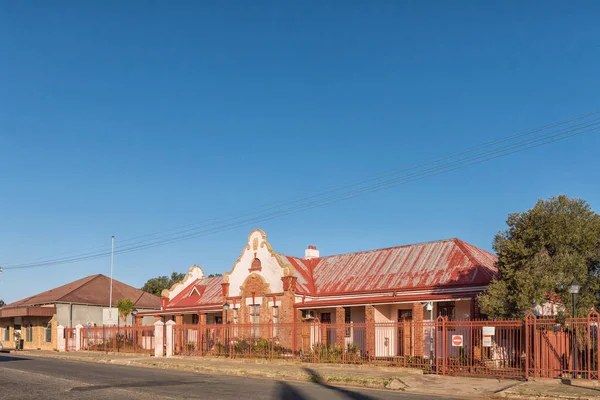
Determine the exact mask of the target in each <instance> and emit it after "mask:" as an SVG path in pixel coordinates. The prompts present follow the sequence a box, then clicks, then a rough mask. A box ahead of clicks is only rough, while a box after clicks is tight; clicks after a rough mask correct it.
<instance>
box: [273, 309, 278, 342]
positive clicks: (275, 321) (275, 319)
mask: <svg viewBox="0 0 600 400" xmlns="http://www.w3.org/2000/svg"><path fill="white" fill-rule="evenodd" d="M278 336H279V307H278V306H273V337H278Z"/></svg>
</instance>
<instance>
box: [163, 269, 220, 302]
mask: <svg viewBox="0 0 600 400" xmlns="http://www.w3.org/2000/svg"><path fill="white" fill-rule="evenodd" d="M222 283H223V277H222V276H218V277H215V278H203V279H197V280H196V281H194V282H192V283H191V284H190V285H188V287H186V288H185V289H183V290H182V291H181V293H179V294H178V295H177V296H175V298H173V299H172V300H171V301H170V302H169V304H168V305H167V309H169V308H184V307H195V306H202V305H207V304H223V290H222V288H221V284H222Z"/></svg>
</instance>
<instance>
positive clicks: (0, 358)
mask: <svg viewBox="0 0 600 400" xmlns="http://www.w3.org/2000/svg"><path fill="white" fill-rule="evenodd" d="M28 360H31V358H25V357H11V356H0V362H9V361H28Z"/></svg>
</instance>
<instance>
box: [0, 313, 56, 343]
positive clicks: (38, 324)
mask: <svg viewBox="0 0 600 400" xmlns="http://www.w3.org/2000/svg"><path fill="white" fill-rule="evenodd" d="M48 323H50V324H51V332H52V338H51V341H50V342H46V326H47V324H48ZM7 325H8V326H9V331H10V339H9V340H8V341H6V340H4V331H5V329H6V327H7ZM29 325H31V326H32V327H31V331H32V332H31V333H32V336H31V339H32V340H31V341H28V340H27V327H28V326H29ZM57 326H58V324H57V322H56V319H55V318H54V317H52V318H50V317H24V318H23V319H22V323H21V339H23V340H24V342H23V348H24V349H25V350H37V349H41V350H55V349H56V346H57V338H56V327H57ZM0 328H1V329H0V342H2V346H3V347H7V348H13V347H16V344H15V335H14V320H13V318H3V319H2V320H0Z"/></svg>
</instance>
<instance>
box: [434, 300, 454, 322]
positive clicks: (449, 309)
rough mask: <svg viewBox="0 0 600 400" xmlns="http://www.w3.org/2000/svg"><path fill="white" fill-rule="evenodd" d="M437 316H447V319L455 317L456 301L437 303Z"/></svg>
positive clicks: (452, 319)
mask: <svg viewBox="0 0 600 400" xmlns="http://www.w3.org/2000/svg"><path fill="white" fill-rule="evenodd" d="M437 316H438V317H448V321H454V319H455V318H456V302H454V301H445V302H440V303H437Z"/></svg>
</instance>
